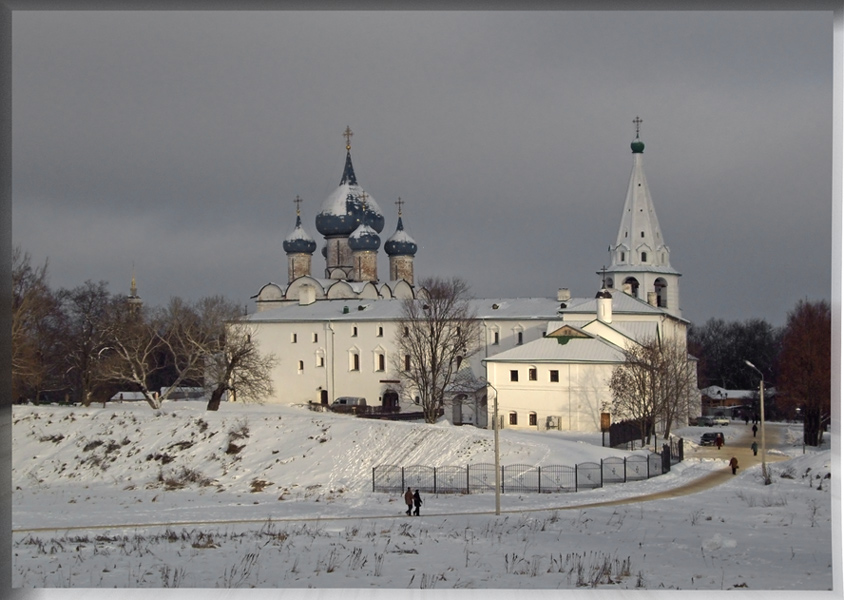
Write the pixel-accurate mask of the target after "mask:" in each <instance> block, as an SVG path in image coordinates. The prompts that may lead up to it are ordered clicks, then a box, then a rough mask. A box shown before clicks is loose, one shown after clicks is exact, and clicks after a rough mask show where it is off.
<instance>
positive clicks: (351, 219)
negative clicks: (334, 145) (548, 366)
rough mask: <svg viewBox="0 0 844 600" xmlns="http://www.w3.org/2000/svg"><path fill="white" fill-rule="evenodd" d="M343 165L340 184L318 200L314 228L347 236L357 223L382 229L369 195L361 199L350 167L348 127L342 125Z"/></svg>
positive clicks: (382, 221) (361, 190)
mask: <svg viewBox="0 0 844 600" xmlns="http://www.w3.org/2000/svg"><path fill="white" fill-rule="evenodd" d="M344 135H346V140H347V141H346V166H345V167H344V169H343V178H342V179H341V180H340V186H339V187H338V188H337V189H336V190H334V192H333V193H332V194H331V195H330V196H329V197H328V198H326V200H325V202H323V203H322V210H321V211H320V212H319V214H318V215H317V216H316V228H317V231H319V232H320V233H321V234H322V235H340V236H342V235H350V234H351V233H352V232H353V231H355V229H357V228H358V226H359V225H360V224H361V223H368V224H369V226H370V227H371V228H372V229H374V230H375V231H376V232H378V233H380V232H381V230H382V229H384V215H383V214H382V213H381V209H380V208H379V207H378V204H377V203H376V202H375V200H373V199H372V197H371V196H366V197H365V200H364V198H363V194H364V192H363V188H361V186H360V185H358V182H357V177H356V176H355V169H354V167H353V166H352V155H351V145H350V144H349V142H348V139H349V138H350V137H351V136H352V132H351V130H350V129H349V128H348V127H347V128H346V133H345V134H344Z"/></svg>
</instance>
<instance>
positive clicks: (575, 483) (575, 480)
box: [574, 463, 577, 493]
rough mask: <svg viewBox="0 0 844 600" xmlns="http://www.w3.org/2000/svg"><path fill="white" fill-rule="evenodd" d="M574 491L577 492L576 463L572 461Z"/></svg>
mask: <svg viewBox="0 0 844 600" xmlns="http://www.w3.org/2000/svg"><path fill="white" fill-rule="evenodd" d="M574 491H575V493H577V463H574Z"/></svg>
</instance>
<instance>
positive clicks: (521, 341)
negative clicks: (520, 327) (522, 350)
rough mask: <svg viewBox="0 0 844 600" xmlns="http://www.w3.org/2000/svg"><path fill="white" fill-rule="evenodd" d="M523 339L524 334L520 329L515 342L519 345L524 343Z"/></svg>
mask: <svg viewBox="0 0 844 600" xmlns="http://www.w3.org/2000/svg"><path fill="white" fill-rule="evenodd" d="M524 341H525V334H524V333H523V332H521V331H520V332H519V341H518V342H517V344H518V345H519V346H521V345H522V344H523V343H524Z"/></svg>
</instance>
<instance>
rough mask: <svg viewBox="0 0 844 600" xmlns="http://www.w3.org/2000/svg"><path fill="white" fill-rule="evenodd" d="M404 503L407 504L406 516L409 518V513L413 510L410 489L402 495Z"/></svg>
mask: <svg viewBox="0 0 844 600" xmlns="http://www.w3.org/2000/svg"><path fill="white" fill-rule="evenodd" d="M404 503H405V504H407V516H408V517H409V516H410V511H411V510H413V492H411V491H410V488H407V491H406V492H405V493H404Z"/></svg>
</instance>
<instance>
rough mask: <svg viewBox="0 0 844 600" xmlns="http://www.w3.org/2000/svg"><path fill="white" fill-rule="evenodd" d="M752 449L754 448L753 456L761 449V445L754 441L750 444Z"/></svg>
mask: <svg viewBox="0 0 844 600" xmlns="http://www.w3.org/2000/svg"><path fill="white" fill-rule="evenodd" d="M750 449H751V450H753V456H756V451H757V450H759V446H758V445H757V444H756V442H753V443H752V444H750Z"/></svg>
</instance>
